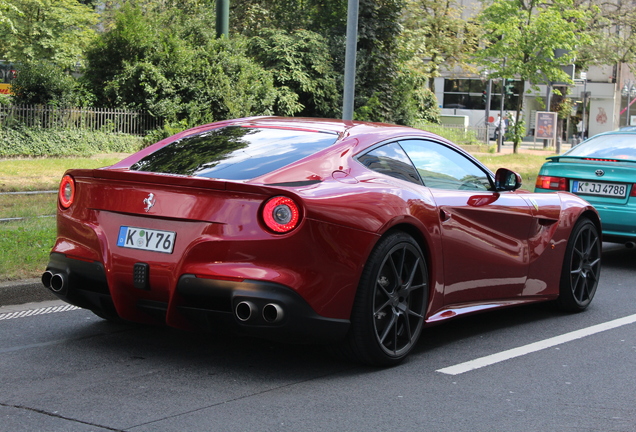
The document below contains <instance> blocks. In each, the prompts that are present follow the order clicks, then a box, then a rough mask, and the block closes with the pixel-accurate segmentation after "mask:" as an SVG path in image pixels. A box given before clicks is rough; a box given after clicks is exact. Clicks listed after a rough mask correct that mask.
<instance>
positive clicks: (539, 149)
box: [490, 141, 572, 155]
mask: <svg viewBox="0 0 636 432" xmlns="http://www.w3.org/2000/svg"><path fill="white" fill-rule="evenodd" d="M490 145H491V146H492V147H495V142H494V141H491V142H490ZM571 148H572V145H571V144H570V143H562V144H561V154H563V153H565V152H566V151H568V150H570V149H571ZM512 152H513V143H512V141H506V142H505V143H504V145H503V146H502V147H501V152H500V153H496V152H495V153H493V154H510V153H512ZM519 153H532V154H545V155H553V154H556V148H555V147H548V148H547V149H544V148H543V141H537V142H536V143H535V142H533V141H522V142H521V146H520V147H519Z"/></svg>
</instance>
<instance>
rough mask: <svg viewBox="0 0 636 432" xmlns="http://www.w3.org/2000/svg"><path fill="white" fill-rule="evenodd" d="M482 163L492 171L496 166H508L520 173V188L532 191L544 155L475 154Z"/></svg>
mask: <svg viewBox="0 0 636 432" xmlns="http://www.w3.org/2000/svg"><path fill="white" fill-rule="evenodd" d="M475 157H477V159H479V160H480V161H481V162H482V163H483V164H484V165H486V166H487V167H488V168H490V169H491V170H492V171H493V172H495V171H496V170H497V168H508V169H511V170H513V171H516V172H518V173H519V174H521V178H522V180H523V184H522V186H521V189H525V190H529V191H534V183H535V182H536V180H537V174H538V173H539V169H540V168H541V165H543V163H544V162H545V158H546V156H545V155H536V154H530V153H518V154H488V155H482V154H479V155H476V156H475Z"/></svg>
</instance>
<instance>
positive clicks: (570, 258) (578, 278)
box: [557, 218, 601, 312]
mask: <svg viewBox="0 0 636 432" xmlns="http://www.w3.org/2000/svg"><path fill="white" fill-rule="evenodd" d="M600 273H601V239H600V237H599V233H598V230H597V228H596V225H594V223H592V221H590V220H589V219H587V218H582V219H580V220H579V221H578V222H577V223H576V225H575V226H574V229H573V230H572V233H571V234H570V239H569V240H568V245H567V248H566V250H565V257H564V259H563V268H562V270H561V285H560V290H559V299H558V300H557V304H558V305H559V307H560V308H561V309H563V310H566V311H572V312H577V311H582V310H583V309H585V308H587V307H588V305H589V304H590V302H591V301H592V299H593V298H594V294H595V293H596V287H597V286H598V280H599V276H600Z"/></svg>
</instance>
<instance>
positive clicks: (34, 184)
mask: <svg viewBox="0 0 636 432" xmlns="http://www.w3.org/2000/svg"><path fill="white" fill-rule="evenodd" d="M125 156H126V154H115V155H112V154H111V155H100V156H93V157H89V158H37V159H35V158H31V159H1V160H0V192H13V191H33V190H55V189H57V187H58V185H59V183H60V180H61V179H62V175H63V174H64V171H66V170H67V169H69V168H100V167H103V166H108V165H112V164H114V163H115V162H118V161H120V160H122V159H123V158H124V157H125Z"/></svg>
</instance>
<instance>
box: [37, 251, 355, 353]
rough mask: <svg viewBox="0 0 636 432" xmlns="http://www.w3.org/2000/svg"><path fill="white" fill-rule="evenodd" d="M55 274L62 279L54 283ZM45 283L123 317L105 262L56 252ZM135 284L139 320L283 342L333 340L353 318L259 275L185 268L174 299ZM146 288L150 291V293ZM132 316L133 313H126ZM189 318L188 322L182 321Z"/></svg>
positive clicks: (62, 295) (76, 302)
mask: <svg viewBox="0 0 636 432" xmlns="http://www.w3.org/2000/svg"><path fill="white" fill-rule="evenodd" d="M53 277H55V278H56V279H55V281H57V282H59V283H57V284H52V283H51V278H53ZM43 284H44V285H45V286H46V287H47V288H48V289H50V290H51V291H52V292H53V293H54V294H55V295H56V296H57V297H59V298H60V299H62V300H64V301H66V302H68V303H70V304H73V305H75V306H79V307H82V308H85V309H90V310H93V311H95V312H97V313H98V314H99V315H100V316H106V317H113V318H115V317H117V316H118V315H119V314H118V313H117V307H116V306H115V303H116V302H115V301H113V296H112V295H111V291H110V287H109V286H108V281H107V278H106V272H105V269H104V266H103V265H102V264H101V263H99V262H87V261H81V260H76V259H73V258H69V257H67V256H65V255H64V254H60V253H52V254H51V255H50V260H49V264H48V266H47V269H46V273H45V274H44V275H43ZM126 289H134V290H137V291H139V292H136V293H135V296H131V298H135V299H136V300H135V304H134V305H125V309H126V310H128V311H130V309H131V307H134V309H135V310H136V313H135V314H134V317H133V318H134V320H135V321H140V322H156V323H161V324H166V323H167V324H168V325H173V326H175V327H195V328H200V329H204V330H207V331H212V332H219V333H229V332H233V333H240V334H245V335H250V336H256V337H261V338H265V339H272V340H278V341H283V342H308V341H311V342H328V341H336V340H340V339H342V338H344V336H345V335H346V333H347V331H348V329H349V321H348V320H342V319H334V318H326V317H323V316H320V315H318V314H317V313H316V312H315V311H314V310H313V308H312V307H311V306H310V305H309V304H308V303H307V302H306V301H305V300H304V299H303V298H302V297H301V296H300V295H299V294H298V293H296V292H295V291H293V290H292V289H290V288H288V287H285V286H283V285H280V284H276V283H272V282H267V281H257V280H247V279H246V280H242V281H235V280H231V281H230V280H219V279H207V278H199V277H196V276H195V275H190V274H184V275H182V276H181V277H180V278H179V279H178V282H177V284H176V287H175V291H174V293H173V294H172V295H171V296H170V297H171V299H170V301H169V302H162V301H156V300H154V299H153V296H152V290H151V289H150V290H148V289H147V288H145V289H137V288H130V287H127V288H126ZM144 292H147V293H148V294H149V295H148V296H146V297H145V296H144V295H143V294H144ZM126 318H127V319H131V316H130V314H129V313H128V314H127V316H126ZM183 322H187V323H188V324H189V325H187V326H184V325H180V323H183Z"/></svg>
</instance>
